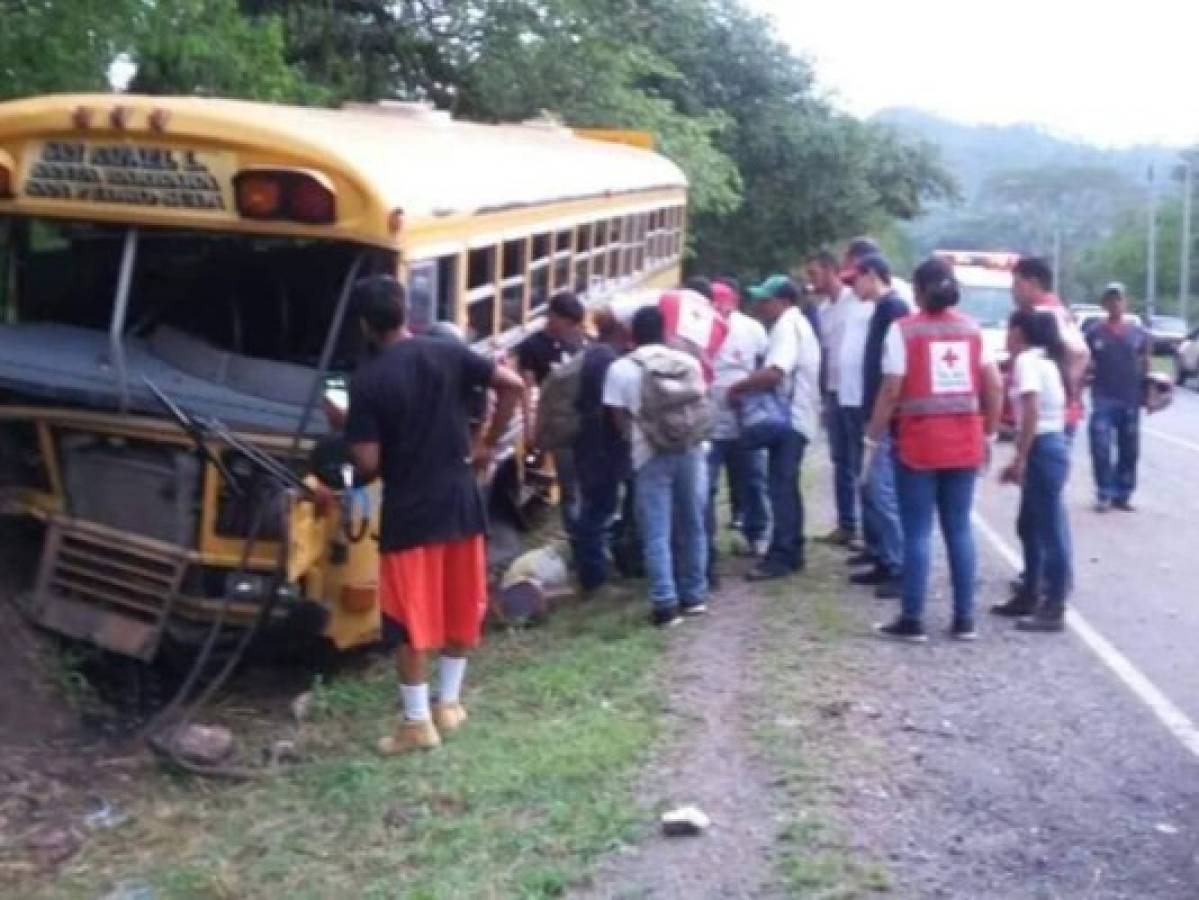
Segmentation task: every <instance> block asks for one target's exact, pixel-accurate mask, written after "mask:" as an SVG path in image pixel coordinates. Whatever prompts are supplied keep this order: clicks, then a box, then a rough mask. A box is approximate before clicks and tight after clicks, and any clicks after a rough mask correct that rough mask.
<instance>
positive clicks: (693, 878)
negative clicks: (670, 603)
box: [578, 575, 778, 898]
mask: <svg viewBox="0 0 1199 900" xmlns="http://www.w3.org/2000/svg"><path fill="white" fill-rule="evenodd" d="M725 583H726V585H727V586H726V587H725V588H724V589H723V590H721V591H719V592H717V594H716V595H715V597H714V599H713V602H712V604H711V607H710V612H709V613H708V615H707V616H706V617H704V618H703V619H700V620H691V621H687V622H685V623H684V624H683V625H682V626H681V628H680V629H678V630H677V631H676V633H674V634H672V635H671V636H670V641H671V643H670V646H669V648H668V650H667V659H666V663H665V665H664V667H663V671H664V672H665V673H666V677H667V678H668V679H669V685H668V686H667V687H666V690H667V692H668V697H667V698H666V700H667V709H668V712H667V715H668V716H669V717H670V720H671V721H670V725H669V726H668V729H667V730H668V731H669V732H671V739H670V740H669V741H668V742H666V743H667V744H668V746H667V748H666V749H664V750H663V751H662V752H661V754H660V755H659V756H658V759H657V761H656V762H655V763H653V764H651V766H650V767H649V768H648V769H647V770H646V772H645V774H644V776H643V778H642V781H641V785H640V790H639V797H640V799H641V805H642V807H643V809H644V815H645V817H646V821H647V822H651V823H652V822H656V820H657V816H658V815H659V814H660V813H661V812H662V811H664V810H666V809H670V808H674V807H677V806H680V805H685V804H694V805H695V806H698V807H700V809H702V810H703V811H704V812H706V813H707V814H708V815H709V816H710V817H711V819H712V827H711V828H710V830H709V831H708V832H707V833H705V834H703V835H701V836H698V837H686V838H667V837H664V836H662V835H661V834H660V833H658V831H657V829H656V828H655V829H654V831H653V833H652V836H650V837H649V838H647V839H646V841H645V842H644V843H642V844H640V845H639V846H636V847H627V848H623V849H622V850H621V851H620V852H618V853H616V854H614V855H613V856H612V857H610V858H609V859H608V860H607V861H606V862H605V863H604V864H603V865H602V866H601V867H600V869H599V870H598V871H597V873H596V874H595V875H594V877H593V878H592V887H590V888H589V889H588V890H586V891H583V892H580V893H579V894H578V896H580V897H587V898H600V897H602V898H633V897H670V898H673V897H688V898H717V897H760V896H764V895H765V894H767V893H768V892H769V891H770V885H771V883H772V877H773V876H772V871H771V867H770V858H771V848H772V846H773V844H774V841H775V838H776V832H777V830H778V829H777V823H776V821H775V819H774V811H773V809H772V805H771V804H772V798H771V795H770V788H769V779H770V776H769V771H768V768H767V766H766V765H765V763H764V762H763V761H762V760H761V759H760V758H759V757H758V756H757V754H756V753H755V750H754V745H753V742H752V741H751V739H750V732H751V730H752V722H751V721H750V719H749V718H748V716H747V710H748V709H750V708H751V707H752V705H753V704H754V702H755V701H754V697H755V694H756V692H757V690H758V684H757V681H756V670H755V666H754V665H753V664H752V660H753V656H754V653H755V648H756V647H757V645H758V643H759V642H760V639H761V629H762V623H761V618H760V615H761V604H762V602H763V598H762V597H760V596H757V595H756V594H755V593H754V592H753V591H751V590H749V589H748V586H747V585H746V584H745V583H744V582H743V581H741V580H740V576H739V575H737V576H735V577H733V576H730V577H728V578H726V582H725Z"/></svg>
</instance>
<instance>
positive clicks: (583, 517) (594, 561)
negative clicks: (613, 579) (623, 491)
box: [570, 478, 621, 591]
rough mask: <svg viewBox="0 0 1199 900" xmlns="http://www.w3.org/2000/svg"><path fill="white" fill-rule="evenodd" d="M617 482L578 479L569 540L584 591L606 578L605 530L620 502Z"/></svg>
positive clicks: (606, 546)
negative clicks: (577, 493) (576, 506)
mask: <svg viewBox="0 0 1199 900" xmlns="http://www.w3.org/2000/svg"><path fill="white" fill-rule="evenodd" d="M620 485H621V482H620V481H618V480H617V479H615V478H595V479H582V478H580V479H579V511H578V515H577V516H576V518H575V523H574V530H573V532H572V533H571V536H570V537H571V542H570V543H571V552H572V553H573V554H574V560H575V568H576V569H577V570H578V573H579V585H580V586H581V587H582V588H583V590H585V591H593V590H595V589H596V588H598V587H599V586H600V585H602V584H603V583H604V582H605V581H607V580H608V532H609V528H610V526H611V524H612V520H613V519H614V518H615V517H616V509H617V506H619V504H620Z"/></svg>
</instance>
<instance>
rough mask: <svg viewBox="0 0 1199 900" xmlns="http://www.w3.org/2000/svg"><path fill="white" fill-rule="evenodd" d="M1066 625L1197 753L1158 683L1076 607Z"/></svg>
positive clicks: (1189, 724)
mask: <svg viewBox="0 0 1199 900" xmlns="http://www.w3.org/2000/svg"><path fill="white" fill-rule="evenodd" d="M1195 449H1197V450H1199V446H1196V448H1195ZM970 518H971V519H972V520H973V522H974V525H975V527H976V528H978V530H979V531H980V532H982V534H983V537H985V538H986V539H987V540H988V541H989V542H990V544H991V546H992V547H994V548H995V550H996V552H998V553H999V555H1000V556H1001V557H1003V559H1004V561H1005V562H1006V563H1007V564H1008V565H1010V566H1011V567H1012V568H1013V569H1015V570H1016V571H1017V572H1019V571H1020V570H1021V569H1022V568H1023V567H1024V563H1023V560H1022V559H1021V556H1020V554H1019V553H1017V552H1016V551H1015V550H1014V549H1012V547H1011V546H1009V545H1008V543H1007V542H1006V541H1005V540H1004V539H1003V538H1002V537H1000V536H999V533H998V532H996V531H995V529H994V528H992V527H991V526H990V525H989V524H988V523H987V521H986V520H985V519H984V518H983V517H982V516H981V515H979V514H978V513H977V512H974V513H971V516H970ZM1066 626H1067V627H1068V628H1069V629H1070V630H1071V631H1073V632H1074V633H1075V634H1076V635H1078V638H1079V639H1080V640H1081V641H1082V642H1083V643H1084V644H1086V645H1087V647H1088V648H1090V650H1091V651H1092V652H1093V653H1094V654H1095V655H1096V656H1098V657H1099V659H1100V661H1101V662H1102V663H1103V664H1104V665H1105V666H1107V667H1108V668H1109V669H1111V671H1112V673H1113V674H1114V675H1115V676H1116V677H1117V678H1119V679H1120V680H1121V681H1122V682H1124V685H1125V687H1127V688H1128V689H1129V690H1130V691H1132V692H1133V693H1134V694H1135V695H1136V696H1137V699H1139V700H1140V701H1141V702H1142V703H1144V704H1145V705H1146V706H1147V707H1149V711H1150V712H1152V713H1153V714H1154V715H1155V716H1157V719H1158V721H1159V722H1161V723H1162V724H1163V725H1165V726H1166V730H1168V731H1169V732H1170V733H1171V734H1172V735H1174V737H1175V738H1177V739H1178V742H1179V743H1180V744H1182V746H1184V747H1186V749H1187V750H1189V751H1191V753H1192V754H1194V755H1195V756H1196V757H1199V727H1196V725H1195V723H1194V722H1193V721H1191V719H1190V717H1188V716H1187V714H1186V713H1184V712H1183V711H1182V710H1181V709H1179V708H1178V707H1177V706H1175V705H1174V702H1173V701H1172V700H1170V698H1169V697H1167V696H1166V695H1165V694H1163V693H1162V692H1161V691H1160V690H1159V689H1158V687H1157V685H1155V684H1154V683H1153V682H1152V681H1150V680H1149V679H1148V678H1147V677H1146V676H1145V675H1144V673H1142V672H1141V671H1140V670H1139V669H1138V668H1137V667H1136V666H1134V665H1133V664H1132V662H1131V661H1130V660H1129V659H1128V657H1127V656H1125V655H1124V654H1123V653H1121V652H1120V651H1119V650H1117V649H1116V648H1115V647H1114V646H1112V644H1111V642H1110V641H1108V640H1107V638H1105V637H1104V636H1103V635H1102V634H1100V633H1099V632H1098V631H1097V630H1096V629H1095V627H1094V626H1093V625H1091V623H1090V622H1088V621H1087V620H1086V619H1085V618H1084V617H1083V616H1082V614H1081V613H1079V612H1078V611H1077V610H1076V609H1068V610H1067V611H1066Z"/></svg>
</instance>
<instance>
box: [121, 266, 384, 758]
mask: <svg viewBox="0 0 1199 900" xmlns="http://www.w3.org/2000/svg"><path fill="white" fill-rule="evenodd" d="M365 261H366V251H365V250H363V251H361V252H360V253H359V254H358V255H357V256H356V257H355V258H354V261H353V263H352V264H351V265H350V268H349V271H348V272H347V273H346V277H345V280H344V282H343V283H342V288H341V294H340V296H339V297H338V299H337V306H336V308H335V309H334V312H333V320H332V322H331V323H330V326H329V332H328V334H327V335H326V337H325V344H324V346H323V347H322V348H321V355H320V360H319V362H318V364H317V370H316V374H315V375H314V376H313V380H312V388H311V389H310V390H309V392H308V397H307V399H306V400H305V403H304V407H303V409H302V410H301V413H300V420H299V423H298V424H297V426H296V430H295V432H294V434H293V435H292V440H291V446H290V447H289V449H288V453H287V458H289V459H290V458H294V457H295V455H296V454H297V453H298V451H299V448H300V444H301V442H302V441H303V439H304V433H305V432H306V431H307V428H308V422H309V421H310V419H311V418H312V413H313V409H314V407H315V406H316V402H317V400H318V399H319V397H320V396H321V391H322V389H323V387H324V384H325V377H326V376H327V375H328V373H329V366H330V365H331V363H332V361H333V353H334V351H335V350H336V348H337V339H338V337H339V336H340V335H341V330H342V326H343V324H344V322H345V317H346V311H347V309H348V307H349V300H350V295H351V293H352V292H353V288H354V282H355V281H357V280H358V272H359V271H360V270H361V268H362V265H363V263H364V262H365ZM264 521H265V507H264V505H262V504H259V505H256V506H255V508H254V515H253V518H252V519H251V522H250V528H249V531H248V533H247V536H246V540H245V544H244V545H243V547H242V555H241V560H240V562H239V565H238V569H237V571H238V573H239V574H244V573H245V572H246V571H247V570H248V569H249V566H250V560H251V558H252V557H253V553H254V547H255V545H256V544H257V543H258V538H259V536H260V534H261V532H262V525H263V523H264ZM286 554H287V546H286V543H285V542H282V543H281V546H280V559H279V562H278V569H277V572H278V571H282V570H283V569H284V568H286V562H287V560H286ZM230 594H231V592H229V591H226V593H225V596H224V598H223V601H222V603H221V605H220V607H219V609H218V610H217V614H216V616H215V618H214V619H213V621H212V625H211V626H210V627H209V630H208V634H207V635H206V637H205V640H204V643H203V645H202V646H201V648H200V652H199V654H198V655H197V656H196V659H195V661H194V662H193V663H192V667H191V670H190V671H189V672H188V674H187V676H186V678H185V679H184V681H183V684H182V685H180V687H179V689H178V690H177V691H176V692H175V695H174V696H173V697H172V698H171V700H170V701H169V702H168V703H167V705H166V706H165V707H163V708H162V709H161V710H159V711H158V713H156V714H155V715H154V716H153V717H152V718H151V720H150V721H149V722H148V723H147V724H146V725H145V726H144V727H143V728H142V729H141V730H140V731H139V732H138V739H139V740H146V739H148V738H149V737H150V736H151V735H154V734H155V733H156V732H157V731H158V730H159V729H160V728H162V726H163V725H164V724H165V723H166V722H167V721H168V719H169V718H170V717H171V716H172V715H173V714H174V713H175V712H176V711H177V710H179V709H180V707H181V706H183V704H184V703H185V702H186V700H187V697H188V695H189V694H190V693H191V692H192V690H193V689H194V688H195V686H196V683H197V682H198V681H199V679H200V676H201V673H202V672H203V670H204V667H205V666H206V665H207V664H208V660H209V657H210V656H211V655H212V650H213V648H214V647H215V646H216V642H217V639H218V638H219V636H220V632H221V629H222V628H223V627H224V623H225V619H226V617H227V616H228V612H229V608H230V606H231V605H232V597H231V595H230ZM278 595H279V591H278V574H276V576H275V578H273V579H272V581H271V589H270V590H269V591H268V593H267V596H266V599H265V600H264V601H263V604H262V606H261V607H260V609H259V611H258V615H257V616H256V617H255V618H254V621H253V622H251V623H250V625H249V627H247V628H246V629H245V630H244V631H243V633H242V635H241V639H240V640H239V641H238V643H237V646H236V647H234V649H233V652H232V653H231V654H230V656H229V658H228V659H227V660H226V661H225V665H224V666H223V667H222V668H221V670H220V671H219V672H218V673H217V674H216V677H214V678H213V679H212V681H210V682H209V683H208V684H207V685H205V687H204V689H203V690H202V691H201V692H200V694H199V696H197V697H196V698H195V700H193V701H192V702H191V703H190V704H188V705H187V706H186V707H184V708H183V711H182V714H181V715H180V717H179V719H178V721H176V722H175V723H174V725H173V727H172V728H171V730H170V735H169V737H168V738H167V740H165V741H157V740H153V741H150V744H151V746H152V747H153V748H154V749H156V750H158V751H160V752H166V753H167V754H168V755H169V756H170V757H171V759H172V761H173V762H175V763H176V764H178V765H180V766H181V767H182V768H183V769H185V770H186V771H189V772H193V773H198V774H213V775H227V774H228V772H227V771H226V770H225V769H223V768H222V767H203V766H196V765H195V764H194V763H190V762H187V761H185V760H181V759H179V758H178V754H177V753H176V751H175V737H176V735H178V733H179V732H180V731H181V730H182V729H183V728H185V727H186V726H187V725H188V724H189V723H190V722H191V720H192V718H193V717H194V716H195V714H196V713H197V712H198V711H199V710H200V709H201V708H202V707H203V706H204V705H205V704H206V703H207V702H208V700H209V699H210V698H211V697H212V695H213V694H215V693H216V691H218V690H219V689H220V688H221V687H222V686H223V685H224V683H225V682H226V681H227V680H228V678H229V676H230V675H231V674H232V673H233V670H234V669H235V668H236V667H237V665H238V663H239V662H241V658H242V656H243V655H244V654H245V652H246V649H247V648H248V647H249V645H250V642H251V641H252V640H253V639H254V637H255V635H257V633H258V631H259V629H260V628H261V627H262V625H263V624H264V623H265V622H266V621H267V620H268V619H269V617H270V614H271V612H272V611H273V610H274V607H275V603H276V602H277V600H278Z"/></svg>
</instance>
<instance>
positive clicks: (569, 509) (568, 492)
mask: <svg viewBox="0 0 1199 900" xmlns="http://www.w3.org/2000/svg"><path fill="white" fill-rule="evenodd" d="M554 474H555V475H556V476H557V478H558V507H559V511H560V512H561V514H562V528H563V530H564V531H565V532H566V536H567V537H568V538H571V539H573V538H574V531H575V525H576V524H577V523H578V519H579V476H578V472H577V471H576V470H575V452H574V450H571V449H569V448H567V447H563V448H562V449H561V450H555V451H554Z"/></svg>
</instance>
